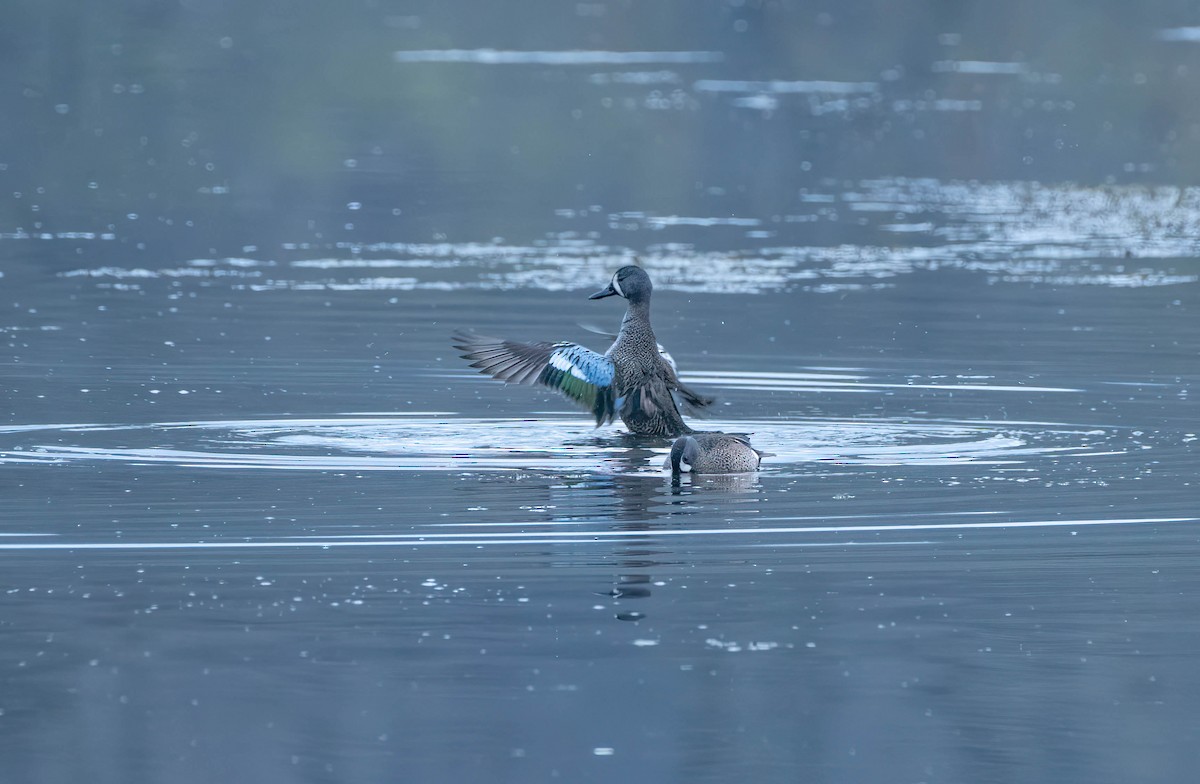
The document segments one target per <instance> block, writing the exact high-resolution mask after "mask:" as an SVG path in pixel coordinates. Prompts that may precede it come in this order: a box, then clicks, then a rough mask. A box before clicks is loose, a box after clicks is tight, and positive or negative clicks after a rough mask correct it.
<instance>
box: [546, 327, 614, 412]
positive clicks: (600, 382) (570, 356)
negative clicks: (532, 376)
mask: <svg viewBox="0 0 1200 784" xmlns="http://www.w3.org/2000/svg"><path fill="white" fill-rule="evenodd" d="M614 375H615V369H614V368H613V363H612V360H611V359H609V358H608V357H606V356H604V355H603V354H597V353H596V352H595V351H591V350H589V349H586V348H584V347H583V346H579V345H576V344H574V343H555V344H554V350H553V351H551V352H550V358H549V359H548V360H547V362H546V366H545V368H543V369H542V372H541V374H540V375H539V376H538V379H537V380H538V383H540V384H544V385H546V386H548V387H550V388H551V389H557V390H559V391H560V392H562V393H563V394H564V395H566V396H567V397H569V398H571V399H572V400H575V401H578V402H579V403H582V404H583V405H585V406H587V407H588V408H589V409H591V411H592V413H593V414H594V415H595V416H596V425H597V427H598V426H600V425H602V424H604V423H605V422H611V421H612V420H613V416H614V415H615V412H616V409H615V406H614V405H613V389H612V383H613V376H614Z"/></svg>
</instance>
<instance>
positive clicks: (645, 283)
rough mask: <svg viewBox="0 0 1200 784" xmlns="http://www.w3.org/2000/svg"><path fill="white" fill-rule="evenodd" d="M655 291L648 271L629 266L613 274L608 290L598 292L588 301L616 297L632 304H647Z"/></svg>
mask: <svg viewBox="0 0 1200 784" xmlns="http://www.w3.org/2000/svg"><path fill="white" fill-rule="evenodd" d="M653 290H654V286H653V285H652V284H651V283H650V276H649V275H647V274H646V271H645V270H644V269H642V268H641V267H635V266H634V265H632V264H628V265H626V266H624V267H621V269H619V270H617V271H616V272H614V273H613V276H612V280H610V281H609V282H608V286H607V287H606V288H604V289H601V290H600V291H597V292H596V293H595V294H593V295H592V296H590V297H588V299H604V298H605V297H611V296H614V295H615V296H618V297H624V298H625V299H627V300H629V301H630V302H646V301H648V300H649V299H650V292H652V291H653Z"/></svg>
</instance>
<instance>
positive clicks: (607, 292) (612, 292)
mask: <svg viewBox="0 0 1200 784" xmlns="http://www.w3.org/2000/svg"><path fill="white" fill-rule="evenodd" d="M616 295H617V290H616V289H614V288H613V284H612V283H609V284H608V286H606V287H605V288H603V289H601V290H600V291H597V292H596V293H595V294H593V295H592V296H590V297H588V299H604V298H605V297H615V296H616Z"/></svg>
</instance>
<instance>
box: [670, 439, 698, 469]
mask: <svg viewBox="0 0 1200 784" xmlns="http://www.w3.org/2000/svg"><path fill="white" fill-rule="evenodd" d="M699 454H700V444H698V443H697V442H696V439H694V438H692V437H691V436H680V437H679V438H677V439H675V443H674V444H671V458H670V460H671V473H673V474H687V473H691V470H692V463H694V462H696V458H697V457H698V456H699Z"/></svg>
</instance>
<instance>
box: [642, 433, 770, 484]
mask: <svg viewBox="0 0 1200 784" xmlns="http://www.w3.org/2000/svg"><path fill="white" fill-rule="evenodd" d="M765 454H766V453H765V452H760V451H758V450H757V449H755V448H754V447H752V446H750V439H749V438H747V437H746V436H742V435H733V434H730V433H691V434H688V435H683V436H680V437H679V438H677V439H675V443H674V444H672V445H671V454H670V455H669V456H668V457H667V460H666V462H665V463H663V468H669V469H671V473H672V474H686V473H692V474H746V473H750V472H752V471H757V470H758V468H759V466H760V465H761V464H762V458H763V456H764V455H765Z"/></svg>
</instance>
